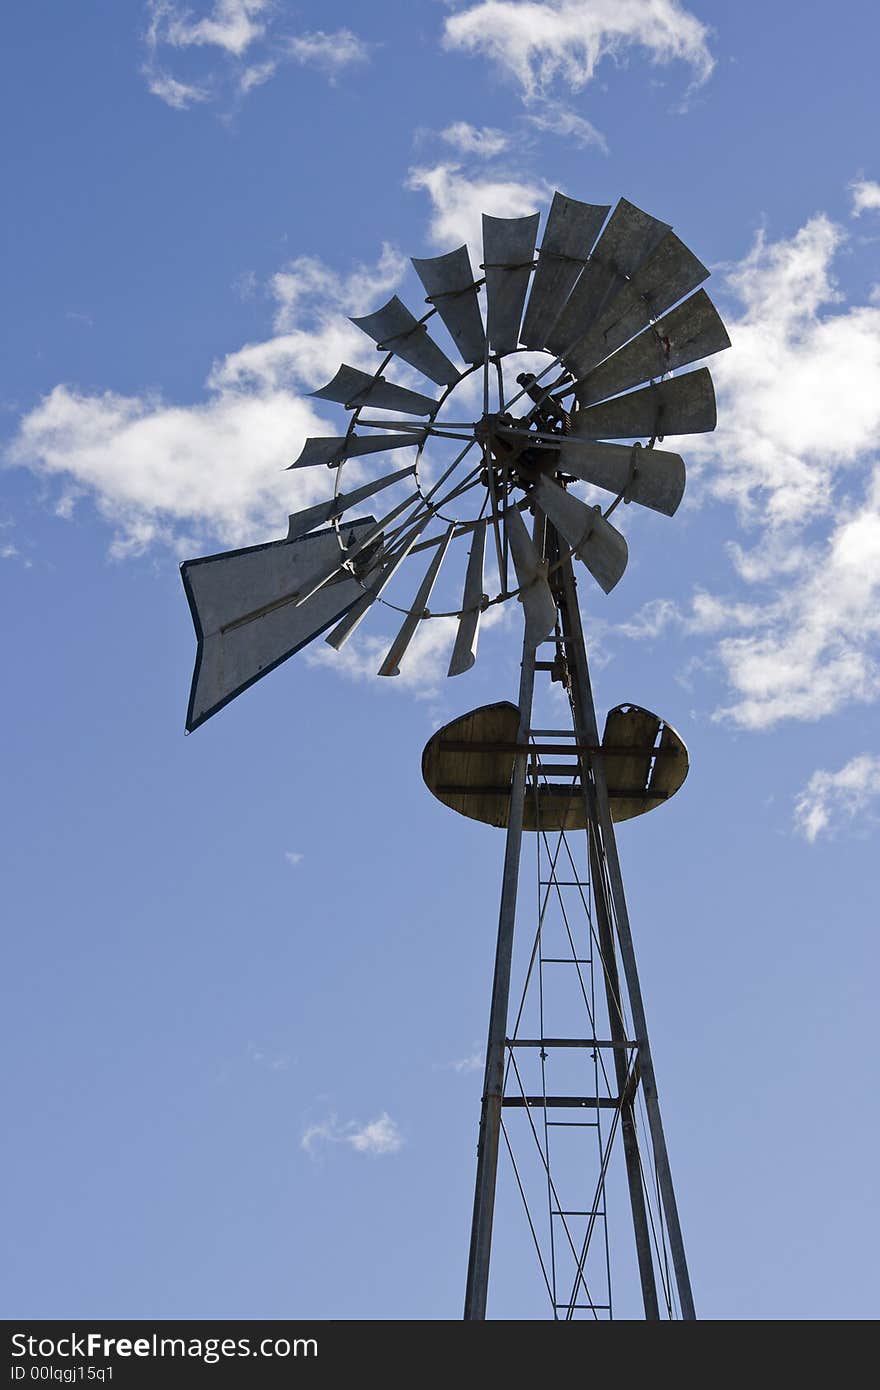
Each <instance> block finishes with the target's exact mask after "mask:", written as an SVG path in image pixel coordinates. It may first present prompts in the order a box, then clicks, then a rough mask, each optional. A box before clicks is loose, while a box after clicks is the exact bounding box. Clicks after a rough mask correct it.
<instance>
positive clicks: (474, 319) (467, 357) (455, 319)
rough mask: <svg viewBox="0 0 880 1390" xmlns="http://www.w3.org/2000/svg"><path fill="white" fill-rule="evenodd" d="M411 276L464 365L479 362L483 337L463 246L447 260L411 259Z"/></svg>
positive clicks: (472, 282)
mask: <svg viewBox="0 0 880 1390" xmlns="http://www.w3.org/2000/svg"><path fill="white" fill-rule="evenodd" d="M412 263H413V266H414V267H415V272H416V274H417V275H418V277H419V279H420V280H421V282H422V284H423V285H424V287H425V289H426V291H427V294H428V303H429V304H433V305H434V308H435V309H436V310H437V313H438V314H439V315H440V317H441V319H442V320H443V322H444V323H445V324H446V327H447V328H448V329H449V332H450V333H451V335H452V340H453V342H454V343H455V346H456V347H457V348H458V350H459V352H460V353H461V356H462V359H463V360H464V361H465V362H482V361H483V358H484V357H485V356H486V334H485V332H484V329H483V316H482V314H481V313H480V301H479V299H478V297H477V287H476V284H475V283H474V272H473V270H472V269H471V258H470V256H469V255H468V249H467V247H466V246H459V248H458V250H457V251H450V252H449V254H448V255H447V256H432V257H430V258H429V259H427V260H417V259H416V258H415V256H414V257H413V262H412Z"/></svg>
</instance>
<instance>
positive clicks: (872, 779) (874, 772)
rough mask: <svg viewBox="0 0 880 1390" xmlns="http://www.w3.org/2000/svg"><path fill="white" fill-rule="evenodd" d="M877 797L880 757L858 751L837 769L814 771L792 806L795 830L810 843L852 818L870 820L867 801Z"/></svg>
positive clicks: (848, 822) (869, 821)
mask: <svg viewBox="0 0 880 1390" xmlns="http://www.w3.org/2000/svg"><path fill="white" fill-rule="evenodd" d="M878 799H880V757H878V756H877V755H876V754H873V753H861V754H859V756H858V757H855V758H851V759H850V761H849V762H848V763H846V764H845V765H844V766H843V767H842V768H841V769H840V771H839V772H825V771H822V770H819V771H817V772H814V773H813V775H812V777H811V778H810V780H809V782H808V783H807V785H806V786H805V787H804V789H803V791H801V792H800V793H799V794H798V796H797V798H796V800H795V808H794V823H795V828H796V830H797V831H798V832H799V833H800V834H801V835H803V836H804V838H805V839H807V840H809V842H810V843H811V844H812V843H813V842H814V841H815V840H816V839H817V838H818V837H819V836H820V835H833V834H834V833H835V832H836V831H837V830H839V829H841V828H842V827H843V826H846V825H851V824H852V823H853V822H854V821H857V820H858V821H861V822H862V823H863V824H867V823H870V824H873V823H874V822H875V820H876V816H875V815H873V814H872V812H871V803H872V802H874V801H876V800H878Z"/></svg>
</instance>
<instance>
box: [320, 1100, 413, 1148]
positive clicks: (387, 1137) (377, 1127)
mask: <svg viewBox="0 0 880 1390" xmlns="http://www.w3.org/2000/svg"><path fill="white" fill-rule="evenodd" d="M324 1144H347V1145H348V1146H349V1148H351V1149H353V1150H354V1151H355V1153H361V1154H368V1155H369V1156H370V1157H372V1158H379V1157H382V1156H384V1155H386V1154H393V1153H397V1152H398V1150H399V1149H401V1148H402V1147H403V1135H402V1134H401V1132H400V1129H399V1127H398V1125H397V1123H396V1122H395V1121H394V1120H392V1118H391V1116H390V1115H389V1114H388V1112H387V1110H383V1111H382V1113H381V1115H378V1116H377V1117H376V1119H374V1120H369V1121H368V1122H367V1124H361V1123H360V1122H359V1121H357V1120H348V1121H346V1122H345V1123H344V1124H343V1123H340V1121H339V1119H338V1117H337V1116H336V1115H331V1116H330V1117H329V1118H328V1119H326V1120H324V1121H322V1122H321V1123H320V1124H313V1125H309V1126H308V1128H307V1129H305V1130H304V1131H303V1134H302V1137H301V1139H300V1147H301V1148H303V1149H305V1151H306V1153H310V1154H314V1153H315V1152H316V1151H317V1150H318V1149H319V1148H320V1147H321V1146H322V1145H324Z"/></svg>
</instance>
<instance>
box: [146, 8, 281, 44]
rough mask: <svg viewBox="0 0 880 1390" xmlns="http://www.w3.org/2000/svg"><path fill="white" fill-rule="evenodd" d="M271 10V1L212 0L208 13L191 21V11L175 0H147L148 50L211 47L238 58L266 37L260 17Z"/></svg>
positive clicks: (264, 26) (264, 27)
mask: <svg viewBox="0 0 880 1390" xmlns="http://www.w3.org/2000/svg"><path fill="white" fill-rule="evenodd" d="M271 8H272V0H215V2H214V5H213V7H212V8H211V10H210V11H209V12H208V14H206V15H204V16H203V17H202V18H201V19H193V17H192V11H191V10H189V9H188V8H186V7H184V6H181V5H180V4H178V3H177V2H176V0H149V5H148V10H149V15H150V25H149V29H148V31H147V42H148V44H149V45H150V47H151V48H156V47H158V46H159V45H160V44H167V45H168V46H169V47H171V48H193V47H198V48H201V47H205V46H210V47H214V48H221V49H223V51H224V52H226V53H229V54H231V55H232V56H233V57H235V58H240V57H242V55H243V54H244V53H245V52H246V51H247V50H248V48H250V46H251V44H252V43H254V42H255V41H256V40H257V39H261V38H262V37H263V35H264V34H265V32H266V25H265V23H264V22H263V20H262V19H261V16H266V15H268V13H269V11H270V9H271Z"/></svg>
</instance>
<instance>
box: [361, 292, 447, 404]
mask: <svg viewBox="0 0 880 1390" xmlns="http://www.w3.org/2000/svg"><path fill="white" fill-rule="evenodd" d="M351 322H352V323H353V324H354V325H355V327H356V328H360V329H362V330H363V331H364V333H366V334H367V336H368V337H369V338H372V339H373V341H374V342H375V343H376V344H377V346H378V347H379V348H381V350H382V351H383V352H393V353H394V354H395V355H396V356H397V357H400V358H402V359H403V361H404V362H408V363H409V364H410V366H411V367H415V368H416V370H417V371H419V372H421V373H422V375H423V376H426V377H428V378H429V379H430V380H431V381H436V383H437V385H438V386H453V385H454V384H455V382H456V381H458V378H459V376H460V373H459V371H458V369H457V368H456V367H454V366H453V364H452V363H451V362H450V360H449V358H448V357H447V356H446V353H445V352H443V351H441V349H440V348H439V347H438V346H437V344H436V343H435V342H434V340H433V338H432V337H431V336H430V334H429V333H428V330H427V328H426V327H425V325H424V324H423V323H419V321H418V319H417V318H415V317H414V316H413V314H411V313H410V311H409V309H407V307H406V305H405V304H404V303H402V301H401V300H400V299H398V297H397V295H396V294H395V295H392V297H391V299H389V300H388V303H387V304H383V305H382V307H381V309H376V310H375V311H374V312H373V313H372V314H365V315H364V316H363V317H362V318H353V319H352V320H351Z"/></svg>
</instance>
